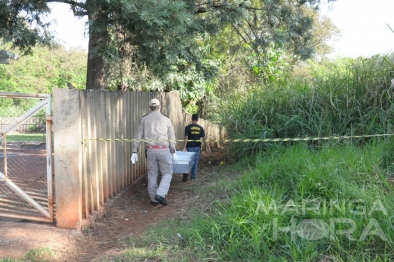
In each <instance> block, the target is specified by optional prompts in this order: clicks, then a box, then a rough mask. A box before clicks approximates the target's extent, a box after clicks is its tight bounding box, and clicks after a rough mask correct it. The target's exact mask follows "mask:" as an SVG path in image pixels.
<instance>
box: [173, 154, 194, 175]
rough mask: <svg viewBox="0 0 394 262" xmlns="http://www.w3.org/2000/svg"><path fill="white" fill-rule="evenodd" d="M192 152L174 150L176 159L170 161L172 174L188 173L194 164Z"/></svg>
mask: <svg viewBox="0 0 394 262" xmlns="http://www.w3.org/2000/svg"><path fill="white" fill-rule="evenodd" d="M194 154H195V153H194V152H183V151H176V155H177V156H178V161H176V162H172V167H173V169H174V171H173V173H174V174H188V173H189V172H190V170H191V169H192V167H193V164H194Z"/></svg>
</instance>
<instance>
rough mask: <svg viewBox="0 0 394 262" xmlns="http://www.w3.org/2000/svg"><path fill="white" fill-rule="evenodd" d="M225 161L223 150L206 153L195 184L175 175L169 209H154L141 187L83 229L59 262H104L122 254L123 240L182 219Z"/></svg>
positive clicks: (69, 243) (59, 258)
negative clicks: (147, 229) (197, 190)
mask: <svg viewBox="0 0 394 262" xmlns="http://www.w3.org/2000/svg"><path fill="white" fill-rule="evenodd" d="M221 157H222V151H221V150H214V152H212V153H211V155H209V156H208V155H206V154H205V153H203V155H202V157H201V159H200V164H199V171H198V178H197V180H195V181H190V180H189V181H187V182H182V175H181V174H175V175H174V177H173V180H172V182H171V188H170V191H169V194H168V196H167V201H168V202H169V204H168V206H159V207H156V208H154V207H153V206H152V205H151V203H150V199H149V197H148V193H147V189H146V185H142V186H140V187H139V188H138V189H137V190H136V192H135V193H133V194H131V195H130V196H128V197H126V198H121V199H119V200H118V201H117V202H116V204H115V205H114V206H113V207H111V210H110V212H109V213H108V214H107V215H106V216H105V217H103V218H100V219H98V220H97V221H96V223H95V224H94V226H93V227H91V228H86V229H83V230H82V232H81V234H80V235H76V236H74V237H72V238H69V241H68V244H67V248H65V249H63V250H62V252H61V253H59V254H57V259H56V261H103V260H105V258H108V257H114V256H115V255H118V254H120V253H121V252H122V250H123V249H124V248H125V246H123V244H122V241H119V240H122V239H125V238H128V237H130V236H136V237H137V236H138V235H140V234H141V233H142V232H143V231H144V230H145V229H146V227H147V226H148V225H155V224H157V223H159V222H161V221H163V220H166V219H168V218H173V217H177V216H182V214H183V213H184V212H186V211H187V209H188V208H189V207H190V206H191V205H196V200H197V199H198V197H199V196H198V195H196V194H195V191H194V190H193V188H197V187H200V186H202V185H203V184H205V183H206V182H209V181H210V180H212V179H213V178H212V173H213V172H216V171H215V170H216V169H217V167H218V166H219V163H220V162H221ZM197 202H198V201H197ZM74 235H75V234H74Z"/></svg>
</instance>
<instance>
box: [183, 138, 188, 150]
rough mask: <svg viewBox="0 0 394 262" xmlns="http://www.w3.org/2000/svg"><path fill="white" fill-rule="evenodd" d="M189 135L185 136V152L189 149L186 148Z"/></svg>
mask: <svg viewBox="0 0 394 262" xmlns="http://www.w3.org/2000/svg"><path fill="white" fill-rule="evenodd" d="M188 138H189V137H188V136H185V141H184V142H183V151H184V152H187V150H186V145H187V140H188Z"/></svg>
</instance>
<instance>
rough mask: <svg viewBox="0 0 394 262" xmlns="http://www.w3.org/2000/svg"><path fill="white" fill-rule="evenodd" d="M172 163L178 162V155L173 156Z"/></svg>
mask: <svg viewBox="0 0 394 262" xmlns="http://www.w3.org/2000/svg"><path fill="white" fill-rule="evenodd" d="M172 161H173V162H176V161H178V156H177V155H176V153H174V154H172Z"/></svg>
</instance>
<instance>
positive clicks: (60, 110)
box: [53, 88, 82, 228]
mask: <svg viewBox="0 0 394 262" xmlns="http://www.w3.org/2000/svg"><path fill="white" fill-rule="evenodd" d="M79 93H80V92H79V90H75V89H73V90H69V89H59V88H56V89H53V132H54V168H55V199H56V225H57V227H59V228H79V227H80V226H81V221H82V183H81V181H82V180H81V176H82V170H81V167H82V137H81V112H80V105H79Z"/></svg>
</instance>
